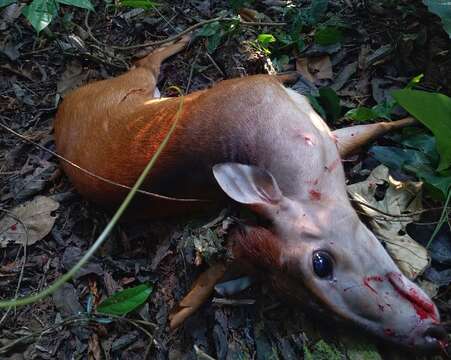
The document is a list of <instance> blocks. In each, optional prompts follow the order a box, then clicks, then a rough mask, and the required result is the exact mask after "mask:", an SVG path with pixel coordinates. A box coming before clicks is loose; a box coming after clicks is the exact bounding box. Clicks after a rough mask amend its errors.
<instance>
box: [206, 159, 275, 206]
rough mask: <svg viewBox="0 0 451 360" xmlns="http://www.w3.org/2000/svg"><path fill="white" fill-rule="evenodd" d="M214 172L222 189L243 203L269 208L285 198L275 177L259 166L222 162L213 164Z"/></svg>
mask: <svg viewBox="0 0 451 360" xmlns="http://www.w3.org/2000/svg"><path fill="white" fill-rule="evenodd" d="M213 174H214V176H215V178H216V181H217V182H218V184H219V186H220V187H221V189H222V190H224V192H225V193H226V194H227V195H228V196H230V197H231V198H232V199H233V200H235V201H237V202H239V203H241V204H246V205H250V206H252V207H255V206H257V208H261V207H263V208H266V209H267V208H268V207H269V206H271V205H277V204H278V203H279V202H280V201H281V200H282V199H283V195H282V192H281V191H280V189H279V186H278V185H277V182H276V180H275V179H274V177H273V176H272V175H271V174H270V173H269V172H268V171H266V170H263V169H261V168H259V167H257V166H251V165H243V164H238V163H221V164H216V165H215V166H213Z"/></svg>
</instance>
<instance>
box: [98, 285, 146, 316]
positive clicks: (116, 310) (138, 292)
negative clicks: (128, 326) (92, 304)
mask: <svg viewBox="0 0 451 360" xmlns="http://www.w3.org/2000/svg"><path fill="white" fill-rule="evenodd" d="M152 290H153V285H150V284H141V285H138V286H135V287H132V288H129V289H125V290H122V291H119V292H117V293H115V294H113V295H112V296H110V297H109V298H108V299H106V300H105V301H103V302H102V303H101V304H100V305H99V306H97V312H98V313H102V314H111V315H119V316H121V315H125V314H127V313H129V312H130V311H133V310H135V309H136V308H137V307H139V306H141V305H142V304H144V302H145V301H146V300H147V299H148V297H149V296H150V294H151V293H152Z"/></svg>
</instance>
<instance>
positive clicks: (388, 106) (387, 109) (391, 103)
mask: <svg viewBox="0 0 451 360" xmlns="http://www.w3.org/2000/svg"><path fill="white" fill-rule="evenodd" d="M396 105H397V103H396V101H395V100H393V99H389V100H384V101H382V102H381V103H379V104H377V105H375V106H373V107H372V108H371V109H372V110H373V111H374V112H375V113H376V114H377V117H380V118H383V119H387V120H390V115H391V113H392V112H393V109H394V108H395V107H396Z"/></svg>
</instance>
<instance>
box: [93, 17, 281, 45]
mask: <svg viewBox="0 0 451 360" xmlns="http://www.w3.org/2000/svg"><path fill="white" fill-rule="evenodd" d="M88 19H89V11H87V12H86V16H85V26H86V31H87V33H88V35H89V37H90V38H91V39H92V40H93V41H94V42H96V43H97V44H99V45H102V46H105V45H106V44H104V43H102V42H101V41H100V40H98V39H97V38H96V37H95V36H94V35H93V33H92V31H91V27H90V26H89V21H88ZM215 21H237V19H235V18H225V17H217V18H213V19H209V20H205V21H201V22H198V23H196V24H194V25H192V26H190V27H188V28H186V29H185V30H183V31H181V32H179V33H178V34H176V35H173V36H169V37H168V38H166V39H163V40H157V41H150V42H146V43H143V44H138V45H128V46H116V45H112V46H110V48H112V49H116V50H131V49H139V48H143V47H148V46H157V45H162V44H166V43H168V42H171V41H175V40H178V39H179V38H181V37H182V36H183V35H186V34H188V33H190V32H191V31H193V30H195V29H197V28H199V27H202V26H204V25H207V24H210V23H212V22H215ZM239 22H240V24H241V25H248V26H285V25H286V24H287V23H284V22H254V21H243V20H239Z"/></svg>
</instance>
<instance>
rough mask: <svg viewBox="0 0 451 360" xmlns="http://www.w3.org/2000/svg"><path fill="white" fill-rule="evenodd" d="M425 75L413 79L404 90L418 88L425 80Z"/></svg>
mask: <svg viewBox="0 0 451 360" xmlns="http://www.w3.org/2000/svg"><path fill="white" fill-rule="evenodd" d="M423 77H424V74H420V75H417V76H415V77H414V78H412V79H411V80H410V81H409V83H408V84H407V85H406V87H405V88H404V89H412V88H413V87H414V86H417V85H418V84H420V83H421V81H422V80H423Z"/></svg>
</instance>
